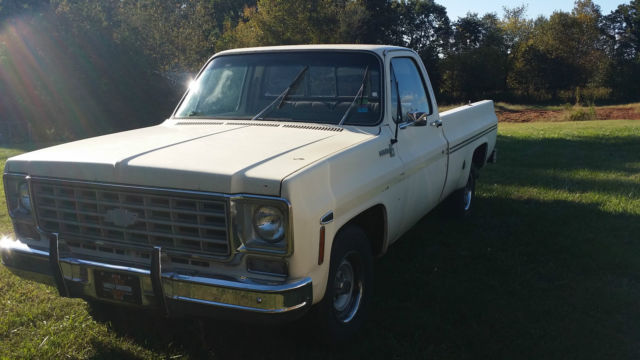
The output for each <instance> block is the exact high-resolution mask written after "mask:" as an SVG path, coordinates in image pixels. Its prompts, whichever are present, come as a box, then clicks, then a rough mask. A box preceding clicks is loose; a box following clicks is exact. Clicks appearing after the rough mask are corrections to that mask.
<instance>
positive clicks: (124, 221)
mask: <svg viewBox="0 0 640 360" xmlns="http://www.w3.org/2000/svg"><path fill="white" fill-rule="evenodd" d="M137 220H138V214H136V213H134V212H131V211H129V210H126V209H111V210H109V211H107V213H106V214H105V215H104V221H108V222H110V223H112V224H114V225H116V226H120V227H128V226H131V225H133V224H135V223H136V221H137Z"/></svg>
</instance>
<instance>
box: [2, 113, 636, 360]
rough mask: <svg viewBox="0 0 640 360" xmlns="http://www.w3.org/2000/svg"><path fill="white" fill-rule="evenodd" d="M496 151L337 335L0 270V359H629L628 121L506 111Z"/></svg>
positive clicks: (631, 153)
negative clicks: (177, 308) (191, 315)
mask: <svg viewBox="0 0 640 360" xmlns="http://www.w3.org/2000/svg"><path fill="white" fill-rule="evenodd" d="M498 147H499V154H498V155H499V156H498V164H495V165H488V166H487V167H486V168H485V169H483V170H482V171H481V177H480V180H479V185H478V186H479V187H478V189H477V190H478V191H477V199H476V202H475V206H476V207H475V210H474V211H475V213H474V214H473V216H472V217H471V218H470V219H468V220H467V221H464V222H459V221H455V220H451V219H448V218H447V217H446V216H445V215H444V214H443V212H442V211H441V210H440V209H436V210H435V211H434V212H432V213H431V214H429V215H428V216H426V217H425V218H423V219H422V220H421V221H420V222H419V223H418V224H417V225H416V226H414V227H413V229H412V230H411V231H410V232H409V233H407V234H406V235H405V236H404V237H403V238H402V239H400V241H399V242H398V243H397V244H395V245H394V246H392V247H391V248H390V250H389V252H388V254H387V255H386V256H385V257H383V258H382V259H380V260H378V261H377V262H376V268H375V270H376V279H375V300H374V304H373V312H372V314H373V316H372V317H371V319H370V321H369V322H368V323H367V324H366V326H365V328H364V329H363V330H362V332H361V334H360V336H358V337H357V338H356V339H355V340H354V341H353V343H351V344H349V345H347V346H344V347H341V348H326V347H323V346H320V345H317V344H316V343H315V341H314V338H313V337H312V336H311V335H310V334H311V333H310V329H308V327H306V326H305V324H303V323H302V324H292V325H287V326H280V327H269V326H261V325H260V326H259V325H248V324H232V323H228V322H218V321H205V322H202V321H195V320H191V319H183V320H164V319H157V318H155V317H153V316H151V315H149V314H147V313H144V312H139V311H130V310H119V309H111V308H107V307H89V306H87V305H86V303H84V302H83V301H80V300H73V299H62V298H59V297H58V296H57V295H56V291H55V289H53V288H51V287H48V286H45V285H38V284H34V283H31V282H27V281H23V280H20V279H18V278H17V277H15V276H13V275H12V274H10V273H9V272H8V271H7V270H6V269H5V268H4V267H2V266H0V358H4V357H6V358H32V357H38V358H65V357H70V358H165V357H169V358H183V359H186V358H202V357H207V356H208V357H213V358H220V359H224V358H252V357H258V358H278V359H292V358H305V359H325V358H343V357H344V358H383V359H389V358H399V359H404V358H435V359H481V358H483V359H514V358H517V359H520V358H526V359H528V358H531V359H543V358H544V359H548V358H559V359H567V358H576V359H590V358H593V359H635V358H639V357H640V342H639V341H638V334H640V256H639V254H640V121H624V120H620V121H617V120H616V121H584V122H554V123H544V122H537V123H524V124H516V123H506V124H501V125H500V129H499V140H498ZM18 152H19V150H9V149H3V150H0V156H1V157H2V158H3V159H5V158H6V157H7V156H9V155H11V154H15V153H18ZM2 161H3V162H4V160H2ZM3 200H4V197H2V200H0V201H3ZM0 208H1V209H2V214H1V215H0V226H1V227H2V228H1V230H2V231H3V232H5V233H6V232H9V231H10V226H9V224H8V220H7V216H6V213H5V210H4V204H0Z"/></svg>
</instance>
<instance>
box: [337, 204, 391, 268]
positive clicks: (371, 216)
mask: <svg viewBox="0 0 640 360" xmlns="http://www.w3.org/2000/svg"><path fill="white" fill-rule="evenodd" d="M352 225H355V226H358V227H359V228H361V229H362V230H363V231H364V233H365V234H366V235H367V239H368V240H369V243H370V245H371V252H372V254H373V256H374V257H380V256H382V255H384V253H385V252H386V251H387V245H388V241H387V231H388V230H387V229H388V226H387V209H386V207H385V206H384V205H383V204H377V205H374V206H372V207H370V208H368V209H366V210H364V211H362V212H360V213H359V214H358V215H356V216H354V217H353V218H351V219H350V220H349V221H347V222H346V223H345V224H344V225H342V226H341V227H340V229H339V230H338V231H337V232H336V237H337V236H338V234H339V233H340V232H341V231H342V230H343V229H345V228H347V227H348V226H352Z"/></svg>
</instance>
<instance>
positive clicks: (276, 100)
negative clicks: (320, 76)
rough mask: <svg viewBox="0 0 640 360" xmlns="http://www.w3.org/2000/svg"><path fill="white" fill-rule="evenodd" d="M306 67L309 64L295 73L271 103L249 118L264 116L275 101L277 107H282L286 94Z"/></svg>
mask: <svg viewBox="0 0 640 360" xmlns="http://www.w3.org/2000/svg"><path fill="white" fill-rule="evenodd" d="M307 69H309V65H307V66H305V67H304V68H303V69H302V70H300V72H299V73H298V75H296V77H295V79H293V81H292V82H291V84H289V86H288V87H287V88H286V89H284V91H283V92H282V94H280V95H279V96H278V97H277V98H276V99H275V100H273V102H272V103H271V104H269V105H267V107H265V108H264V109H262V110H260V112H259V113H258V114H257V115H256V116H254V117H252V118H251V120H256V119H259V118H261V117H262V116H264V114H266V113H267V112H268V111H269V110H271V109H272V108H273V105H275V104H276V103H277V104H278V106H277V108H278V109H280V107H282V104H283V103H284V100H285V99H286V98H287V96H289V92H290V91H291V90H292V89H293V88H294V87H295V86H296V84H297V83H298V80H300V79H301V78H302V75H304V73H305V72H307Z"/></svg>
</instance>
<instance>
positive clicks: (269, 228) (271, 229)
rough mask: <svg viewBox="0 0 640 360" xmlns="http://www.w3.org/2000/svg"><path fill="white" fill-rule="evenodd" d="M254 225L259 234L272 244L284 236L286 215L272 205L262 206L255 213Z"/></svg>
mask: <svg viewBox="0 0 640 360" xmlns="http://www.w3.org/2000/svg"><path fill="white" fill-rule="evenodd" d="M253 226H254V227H255V229H256V232H257V233H258V235H259V236H260V237H261V238H262V239H263V240H266V241H267V242H269V243H271V244H274V243H277V242H278V241H280V240H281V239H282V237H283V236H284V216H283V215H282V212H281V211H280V210H278V209H276V208H275V207H272V206H261V207H259V208H258V209H257V210H256V212H255V213H253Z"/></svg>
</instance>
